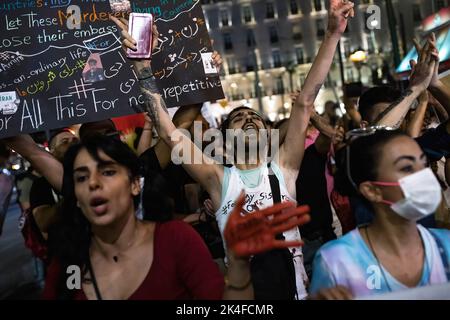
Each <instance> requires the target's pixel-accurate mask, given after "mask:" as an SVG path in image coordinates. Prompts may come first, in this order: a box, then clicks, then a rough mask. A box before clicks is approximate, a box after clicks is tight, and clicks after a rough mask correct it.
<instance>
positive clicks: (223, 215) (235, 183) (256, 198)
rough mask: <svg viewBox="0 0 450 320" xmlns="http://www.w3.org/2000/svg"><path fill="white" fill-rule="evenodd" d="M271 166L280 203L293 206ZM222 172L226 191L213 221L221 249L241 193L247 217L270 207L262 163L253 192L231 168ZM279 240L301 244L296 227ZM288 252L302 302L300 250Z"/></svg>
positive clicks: (303, 273) (303, 281)
mask: <svg viewBox="0 0 450 320" xmlns="http://www.w3.org/2000/svg"><path fill="white" fill-rule="evenodd" d="M271 166H272V169H273V171H274V173H275V175H276V176H277V178H278V181H279V182H280V194H281V201H282V202H285V201H291V202H294V203H296V200H295V199H294V198H293V197H292V196H291V195H290V194H289V192H288V191H287V188H286V185H285V183H284V179H283V177H282V176H280V175H281V172H280V170H279V168H278V166H277V165H276V164H274V163H273V162H272V164H271ZM225 170H229V182H228V185H225V183H226V181H225V179H224V184H223V185H222V188H224V189H225V188H226V191H225V193H222V194H224V196H223V198H222V202H221V204H220V207H219V210H217V212H216V220H217V224H218V226H219V229H220V233H221V235H222V239H224V245H225V238H224V237H223V231H224V229H225V225H226V223H227V221H228V218H229V216H230V213H231V211H232V210H233V208H234V203H235V200H236V199H237V198H238V196H239V195H240V193H241V191H242V190H245V194H246V199H245V203H244V206H243V210H244V211H245V212H247V213H251V212H253V211H255V210H256V209H264V208H267V207H270V206H272V205H273V199H272V189H271V187H270V180H269V168H268V167H267V164H266V163H264V164H263V165H262V166H261V167H260V177H259V184H258V185H257V186H255V187H253V188H252V187H248V186H246V185H245V184H244V182H243V180H242V178H241V174H240V170H239V169H237V168H236V167H234V166H233V167H231V168H229V169H228V168H225ZM277 173H278V174H277ZM283 236H284V238H285V239H286V241H293V240H301V236H300V231H299V229H298V228H297V227H296V228H293V229H291V230H288V231H285V232H283ZM225 250H226V245H225ZM289 250H290V251H291V253H292V255H293V258H294V267H295V279H296V286H297V295H298V299H304V298H305V297H306V296H307V292H306V283H307V282H308V276H307V275H306V271H305V268H304V266H303V253H302V248H301V247H291V248H289Z"/></svg>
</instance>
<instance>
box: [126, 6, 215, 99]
mask: <svg viewBox="0 0 450 320" xmlns="http://www.w3.org/2000/svg"><path fill="white" fill-rule="evenodd" d="M131 11H133V12H143V13H151V14H153V15H154V17H155V23H156V25H157V27H158V31H159V33H160V36H159V41H158V46H157V47H156V48H155V49H154V52H153V56H152V69H153V74H154V75H155V77H156V79H157V84H158V87H159V89H160V91H161V94H162V95H163V97H164V100H165V101H166V104H167V105H168V106H169V107H173V106H183V105H188V104H194V103H201V102H205V101H215V100H219V99H222V98H224V94H223V89H222V84H221V82H220V78H219V75H218V74H217V73H215V70H214V67H213V66H212V64H211V53H212V48H211V43H210V39H209V35H208V30H207V29H206V24H205V18H204V16H203V11H202V7H201V1H200V0H181V1H180V0H140V1H132V2H131Z"/></svg>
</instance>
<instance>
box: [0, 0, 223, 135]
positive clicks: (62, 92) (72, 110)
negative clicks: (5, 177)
mask: <svg viewBox="0 0 450 320" xmlns="http://www.w3.org/2000/svg"><path fill="white" fill-rule="evenodd" d="M124 5H126V6H128V7H130V6H131V11H134V12H149V13H152V14H153V15H154V17H155V21H156V24H157V26H158V28H159V32H160V38H159V40H158V45H157V47H156V48H154V54H153V57H152V60H153V62H152V67H153V71H154V75H155V77H156V79H157V83H158V86H159V89H160V91H161V93H162V95H163V97H164V99H165V100H166V103H167V105H168V106H169V107H172V106H183V105H188V104H193V103H201V102H204V101H210V100H217V99H221V98H223V97H224V95H223V90H222V86H221V83H220V78H219V76H218V75H217V74H215V73H214V71H215V70H214V67H213V66H212V65H211V52H212V49H211V45H210V41H209V36H208V32H207V29H206V26H205V19H204V17H203V12H202V9H201V4H200V1H199V0H183V1H178V0H170V1H168V0H141V1H131V3H130V1H126V0H83V1H71V0H33V1H32V0H22V1H21V0H9V1H2V2H1V3H0V30H1V31H2V34H3V35H4V36H3V38H2V39H1V40H0V138H4V137H8V136H13V135H16V134H18V133H23V132H35V131H43V130H46V129H52V128H60V127H64V126H68V125H72V124H77V123H84V122H90V121H96V120H102V119H106V118H113V117H119V116H123V115H128V114H132V113H136V112H142V110H143V109H142V103H143V100H144V99H143V97H142V95H141V94H140V92H139V88H138V81H137V76H136V73H135V72H134V70H133V68H132V67H131V64H130V61H129V60H128V59H127V58H126V56H125V53H124V52H123V50H122V48H121V42H120V38H119V35H120V32H119V30H118V28H117V26H116V25H115V24H114V23H112V22H111V21H110V20H109V17H108V14H109V13H111V12H113V15H115V16H116V17H125V18H126V17H127V13H126V11H127V10H123V6H124ZM111 8H112V9H111Z"/></svg>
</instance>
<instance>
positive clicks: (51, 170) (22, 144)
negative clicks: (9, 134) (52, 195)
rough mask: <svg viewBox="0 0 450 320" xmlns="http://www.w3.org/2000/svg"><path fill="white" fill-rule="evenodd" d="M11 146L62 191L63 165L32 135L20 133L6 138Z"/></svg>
mask: <svg viewBox="0 0 450 320" xmlns="http://www.w3.org/2000/svg"><path fill="white" fill-rule="evenodd" d="M5 142H6V144H7V145H8V147H9V148H11V149H13V150H15V151H16V152H17V153H18V154H20V155H21V156H22V157H24V158H25V159H26V160H27V161H28V162H30V164H31V166H32V167H33V168H34V169H35V170H36V171H37V172H39V173H40V174H41V175H42V176H44V177H45V179H47V181H48V182H49V183H50V185H51V186H52V187H53V188H54V189H55V190H56V191H58V192H59V191H61V188H62V180H63V174H64V170H63V166H62V164H61V163H60V162H59V161H58V160H56V158H55V157H54V156H53V155H51V154H50V153H48V152H47V151H45V150H44V149H42V148H41V147H39V146H38V145H36V143H35V142H34V141H33V139H32V138H31V136H29V135H25V134H23V135H18V136H15V137H13V138H8V139H6V140H5Z"/></svg>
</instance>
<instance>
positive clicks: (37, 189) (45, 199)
mask: <svg viewBox="0 0 450 320" xmlns="http://www.w3.org/2000/svg"><path fill="white" fill-rule="evenodd" d="M52 190H53V189H52V186H51V185H50V183H48V181H47V180H46V179H45V178H44V177H40V178H38V179H36V180H34V181H33V185H32V186H31V190H30V209H31V210H33V209H35V208H37V207H39V206H44V205H50V206H51V205H54V204H56V201H55V195H54V194H53V191H52ZM55 194H56V193H55Z"/></svg>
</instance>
